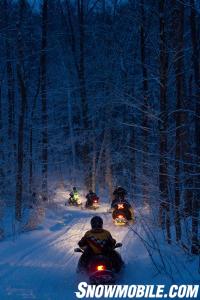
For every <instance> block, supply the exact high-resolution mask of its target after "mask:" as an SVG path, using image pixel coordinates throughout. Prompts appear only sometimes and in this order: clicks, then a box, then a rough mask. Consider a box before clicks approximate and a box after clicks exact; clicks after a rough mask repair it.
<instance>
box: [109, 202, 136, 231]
mask: <svg viewBox="0 0 200 300" xmlns="http://www.w3.org/2000/svg"><path fill="white" fill-rule="evenodd" d="M112 218H113V222H114V224H115V225H122V226H123V225H128V224H129V223H130V222H131V223H132V222H133V216H132V213H131V210H130V207H128V205H127V203H125V202H119V203H116V204H115V205H114V207H113V211H112Z"/></svg>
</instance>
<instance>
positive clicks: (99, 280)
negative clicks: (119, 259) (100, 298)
mask: <svg viewBox="0 0 200 300" xmlns="http://www.w3.org/2000/svg"><path fill="white" fill-rule="evenodd" d="M121 246H122V244H121V243H117V244H116V245H115V247H114V249H115V248H119V247H121ZM74 252H81V253H83V252H84V251H83V250H82V249H81V248H75V249H74ZM82 271H83V272H86V274H88V277H89V281H90V284H97V285H98V284H113V283H115V281H116V279H117V274H118V272H116V270H115V268H114V266H113V265H112V262H111V260H110V259H109V258H108V257H106V256H105V255H95V256H92V258H91V260H90V261H89V263H88V266H87V267H86V269H83V268H81V267H80V266H79V265H78V268H77V273H79V272H82Z"/></svg>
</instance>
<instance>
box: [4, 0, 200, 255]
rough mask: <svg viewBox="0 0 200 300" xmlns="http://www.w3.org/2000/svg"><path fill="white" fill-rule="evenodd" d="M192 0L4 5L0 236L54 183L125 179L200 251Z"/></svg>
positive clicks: (198, 85)
mask: <svg viewBox="0 0 200 300" xmlns="http://www.w3.org/2000/svg"><path fill="white" fill-rule="evenodd" d="M199 4H200V3H199V1H198V0H196V1H195V0H158V1H156V0H148V1H147V0H127V1H122V0H73V1H72V0H43V1H39V2H38V1H28V0H18V1H11V0H2V1H0V53H1V55H0V238H1V239H2V240H3V239H4V238H6V237H7V236H8V235H9V234H12V235H13V234H14V235H17V234H19V233H20V231H21V228H22V224H23V222H24V220H25V218H26V216H27V211H29V210H31V209H32V207H33V205H37V206H43V207H45V206H46V205H49V204H50V203H53V202H54V195H55V192H56V190H57V189H58V188H60V187H62V188H64V189H66V190H70V189H71V188H72V187H73V186H78V188H79V189H81V190H84V191H88V189H93V190H94V191H96V192H98V194H99V195H100V196H101V197H102V198H103V197H104V198H105V199H106V201H107V203H110V201H111V198H112V192H113V189H114V188H115V186H117V185H121V186H124V187H125V188H126V189H127V190H128V195H129V200H130V201H131V202H132V204H133V205H134V207H148V209H149V211H150V212H151V213H152V214H153V215H154V216H155V219H156V227H158V228H161V229H162V230H163V233H164V235H165V239H166V242H167V243H168V244H172V243H179V244H180V245H181V246H182V247H183V248H184V249H185V251H188V252H189V253H191V254H199V232H198V230H199V199H200V47H199V46H200V5H199ZM173 228H174V230H172V229H173ZM186 234H187V239H186V241H185V235H186ZM183 238H184V243H183Z"/></svg>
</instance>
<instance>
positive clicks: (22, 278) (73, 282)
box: [0, 207, 129, 300]
mask: <svg viewBox="0 0 200 300" xmlns="http://www.w3.org/2000/svg"><path fill="white" fill-rule="evenodd" d="M98 213H100V214H101V215H102V217H103V219H104V227H105V228H107V229H109V230H110V231H111V233H112V235H113V237H114V238H116V239H117V241H119V242H122V243H123V248H122V249H120V251H121V254H122V255H123V256H124V259H125V262H127V260H128V256H127V255H126V254H127V246H128V245H127V244H128V243H129V238H127V237H128V235H129V229H128V228H127V227H123V228H118V227H116V226H114V225H113V224H112V220H111V215H110V214H108V213H106V207H104V208H102V209H101V210H99V211H97V212H95V213H94V212H90V211H89V212H88V211H79V210H76V209H74V210H73V209H71V210H67V209H65V210H64V209H63V212H62V213H59V214H54V213H51V214H49V215H48V218H47V219H46V221H45V223H44V224H43V226H42V227H41V228H40V230H37V231H32V232H28V233H24V234H22V235H21V236H20V237H19V238H18V239H17V240H16V241H12V240H7V241H5V242H3V243H1V248H0V257H1V258H3V260H2V259H1V261H0V299H1V300H4V299H5V300H6V299H16V300H18V299H38V300H40V299H41V300H46V299H52V300H54V299H55V300H62V299H63V300H64V299H65V300H66V299H73V298H74V299H75V295H74V292H75V291H76V290H77V283H78V278H77V274H76V272H75V271H76V265H77V261H78V259H79V254H78V253H77V254H76V253H74V248H75V247H77V242H78V241H79V240H80V238H81V237H82V236H83V234H84V233H85V232H86V231H87V230H88V229H89V228H90V219H91V217H92V215H94V214H98Z"/></svg>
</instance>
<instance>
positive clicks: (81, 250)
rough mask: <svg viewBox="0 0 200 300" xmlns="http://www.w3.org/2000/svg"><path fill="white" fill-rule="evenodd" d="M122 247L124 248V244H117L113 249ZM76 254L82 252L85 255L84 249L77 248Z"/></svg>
mask: <svg viewBox="0 0 200 300" xmlns="http://www.w3.org/2000/svg"><path fill="white" fill-rule="evenodd" d="M120 247H122V243H117V244H116V245H115V246H114V247H113V249H116V248H120ZM74 252H76V253H77V252H80V253H84V250H83V249H81V248H75V249H74Z"/></svg>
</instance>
